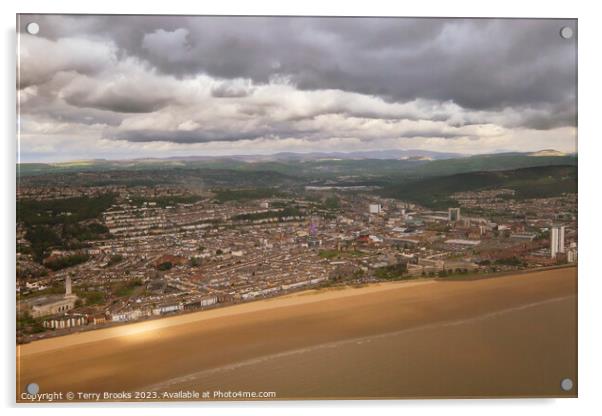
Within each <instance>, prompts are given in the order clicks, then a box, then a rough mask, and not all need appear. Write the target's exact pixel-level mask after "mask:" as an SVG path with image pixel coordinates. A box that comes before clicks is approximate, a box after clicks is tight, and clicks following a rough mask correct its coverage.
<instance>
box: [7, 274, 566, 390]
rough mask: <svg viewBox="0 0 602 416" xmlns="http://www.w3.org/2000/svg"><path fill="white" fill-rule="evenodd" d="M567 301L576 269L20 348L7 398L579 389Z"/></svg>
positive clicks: (287, 304) (238, 310) (232, 312)
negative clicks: (30, 392) (34, 391)
mask: <svg viewBox="0 0 602 416" xmlns="http://www.w3.org/2000/svg"><path fill="white" fill-rule="evenodd" d="M576 295H577V269H576V268H562V269H554V270H547V271H541V272H531V273H524V274H517V275H511V276H503V277H496V278H490V279H481V280H473V281H432V280H430V281H412V282H395V283H383V284H379V285H370V286H366V287H363V288H356V289H353V288H349V289H344V290H329V291H313V292H304V293H300V294H294V295H289V296H286V297H281V298H274V299H269V300H262V301H256V302H252V303H247V304H241V305H236V306H232V307H226V308H221V309H215V310H211V311H204V312H199V313H193V314H187V315H182V316H174V317H170V318H165V319H160V320H154V321H148V322H141V323H135V324H130V325H124V326H120V327H114V328H108V329H103V330H97V331H91V332H85V333H80V334H74V335H68V336H64V337H58V338H54V339H47V340H42V341H36V342H33V343H31V344H26V345H21V346H18V348H17V400H18V401H22V400H21V392H22V391H24V389H25V386H26V385H27V384H28V383H31V382H35V383H37V384H38V385H39V386H40V392H41V393H44V392H63V393H66V392H98V393H103V392H123V391H126V392H134V391H140V392H146V391H149V392H153V393H152V394H153V395H154V394H158V395H159V396H158V397H163V396H162V395H163V394H165V393H166V392H178V391H180V390H186V391H188V390H194V391H198V392H208V394H209V395H210V397H209V398H211V399H214V398H216V397H214V394H215V392H216V391H221V392H228V391H249V392H275V395H276V397H275V398H276V399H312V398H413V397H494V396H498V397H516V396H518V397H576V395H577V384H576V380H577V296H576ZM565 377H569V378H571V379H573V381H574V382H575V386H574V388H573V389H572V390H571V391H569V392H564V391H562V390H561V389H560V381H561V380H562V379H563V378H565ZM147 397H148V396H147ZM151 397H154V396H151ZM170 397H173V396H170ZM217 398H224V397H221V396H220V397H217ZM236 398H239V399H240V398H241V397H236Z"/></svg>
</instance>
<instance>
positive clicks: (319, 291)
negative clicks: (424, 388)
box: [16, 264, 577, 354]
mask: <svg viewBox="0 0 602 416" xmlns="http://www.w3.org/2000/svg"><path fill="white" fill-rule="evenodd" d="M573 267H574V268H576V267H577V266H576V265H570V264H569V265H558V266H548V267H540V268H536V269H528V270H521V271H518V272H517V271H505V272H497V273H491V274H475V275H468V276H451V277H449V278H440V277H419V278H416V279H407V280H396V281H381V282H372V283H365V284H363V285H362V286H360V287H355V286H352V285H344V286H330V287H324V288H308V289H303V290H300V291H296V292H292V293H287V294H284V295H279V296H273V297H268V298H262V299H254V300H251V301H246V302H240V303H233V304H229V305H224V306H217V307H212V308H209V309H204V310H197V311H190V312H184V313H178V314H175V315H168V316H157V317H149V318H147V319H143V320H138V321H131V322H115V323H110V324H108V325H107V326H104V327H100V328H85V327H84V328H83V329H82V330H80V331H75V332H72V333H66V334H60V335H54V336H49V337H47V338H41V339H37V340H33V341H29V342H26V343H21V344H19V343H17V344H16V347H17V352H19V349H20V348H22V347H25V346H32V345H39V344H42V343H43V344H49V347H48V348H47V349H41V350H37V349H34V352H29V351H24V352H22V354H30V353H35V352H39V351H44V350H50V349H54V348H62V347H64V345H59V346H57V347H52V346H50V345H51V344H54V343H57V344H60V341H58V340H64V339H66V338H71V337H76V338H82V337H83V336H90V335H91V334H96V333H103V334H105V333H104V332H103V331H115V332H123V331H119V329H121V328H124V327H131V326H135V325H143V324H148V323H151V322H157V321H168V322H171V323H170V324H167V323H166V324H163V325H159V326H158V327H160V328H166V327H170V326H174V325H182V324H186V323H190V322H193V321H197V320H198V321H201V320H204V319H211V318H219V317H222V316H230V315H235V314H238V313H245V312H249V311H254V310H257V309H255V308H250V310H249V311H245V310H241V311H238V308H241V307H244V306H247V305H253V304H257V303H265V302H273V301H280V300H286V299H290V298H296V297H298V296H312V297H313V296H318V295H323V294H325V293H331V292H334V293H341V294H346V296H353V295H356V294H357V295H361V293H354V294H353V295H352V294H351V293H349V292H351V291H361V290H365V289H369V288H375V287H381V286H385V287H386V288H387V289H392V288H396V287H397V286H400V287H410V286H413V285H414V284H426V283H433V282H446V281H449V282H453V281H457V282H460V281H480V280H485V279H496V278H503V277H507V276H517V275H525V274H529V273H537V272H544V271H548V270H556V269H564V268H573ZM379 290H385V289H383V288H381V289H379ZM372 291H374V289H372V290H365V292H364V293H371V292H372ZM316 301H320V299H318V300H316ZM308 303H309V302H308ZM282 306H287V305H282ZM262 309H263V308H262ZM217 311H231V312H234V313H230V314H228V313H226V312H224V313H217ZM210 313H214V314H215V316H213V315H212V316H206V314H210ZM198 314H203V317H196V318H193V317H190V316H191V315H194V316H197V315H198ZM178 319H181V320H182V322H181V323H175V322H173V320H178ZM170 320H171V321H170ZM135 332H136V331H135V330H132V333H135ZM141 332H143V330H142V331H141ZM122 335H123V334H122V333H117V334H113V335H110V334H106V335H103V336H101V335H98V336H90V338H92V339H90V340H78V341H77V342H75V343H73V344H70V345H78V344H82V343H87V342H94V341H98V340H102V339H108V338H112V337H119V336H122ZM71 339H73V338H71ZM51 341H55V342H51ZM25 350H29V348H25Z"/></svg>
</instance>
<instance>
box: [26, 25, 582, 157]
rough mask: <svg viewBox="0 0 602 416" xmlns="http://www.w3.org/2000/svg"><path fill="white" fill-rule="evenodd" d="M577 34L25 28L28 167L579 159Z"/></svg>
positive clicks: (504, 28)
mask: <svg viewBox="0 0 602 416" xmlns="http://www.w3.org/2000/svg"><path fill="white" fill-rule="evenodd" d="M31 21H35V22H37V23H39V25H40V32H39V33H38V34H37V35H36V36H32V35H29V34H27V33H26V31H25V26H26V25H27V23H29V22H31ZM563 26H571V27H573V28H574V29H575V31H576V22H575V21H572V20H566V21H562V20H500V19H481V20H471V19H415V18H412V19H398V18H266V17H183V16H171V17H165V16H32V15H24V16H21V20H20V27H21V32H20V34H19V60H18V86H17V87H18V99H19V101H20V126H19V129H20V160H21V161H23V162H31V161H67V160H81V159H92V158H108V159H129V158H140V157H169V156H192V155H228V154H270V153H277V152H282V151H293V152H309V151H357V150H373V149H426V150H435V151H445V152H459V153H467V154H473V153H489V152H498V151H509V150H518V151H532V150H539V149H546V148H553V149H557V150H561V151H565V152H574V151H576V133H577V130H576V83H575V80H576V40H575V38H573V39H570V40H566V39H563V38H562V37H561V36H560V35H559V32H560V29H561V28H562V27H563Z"/></svg>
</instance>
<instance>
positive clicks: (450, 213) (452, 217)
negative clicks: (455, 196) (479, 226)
mask: <svg viewBox="0 0 602 416" xmlns="http://www.w3.org/2000/svg"><path fill="white" fill-rule="evenodd" d="M443 212H445V211H443ZM447 220H448V221H450V222H455V221H460V208H449V209H448V210H447Z"/></svg>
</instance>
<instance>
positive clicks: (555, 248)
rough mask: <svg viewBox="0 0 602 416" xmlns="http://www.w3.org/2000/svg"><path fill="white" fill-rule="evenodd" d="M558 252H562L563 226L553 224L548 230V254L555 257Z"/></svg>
mask: <svg viewBox="0 0 602 416" xmlns="http://www.w3.org/2000/svg"><path fill="white" fill-rule="evenodd" d="M558 253H564V226H563V225H561V226H555V227H552V229H551V230H550V254H551V256H552V258H555V257H556V255H557V254H558Z"/></svg>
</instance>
